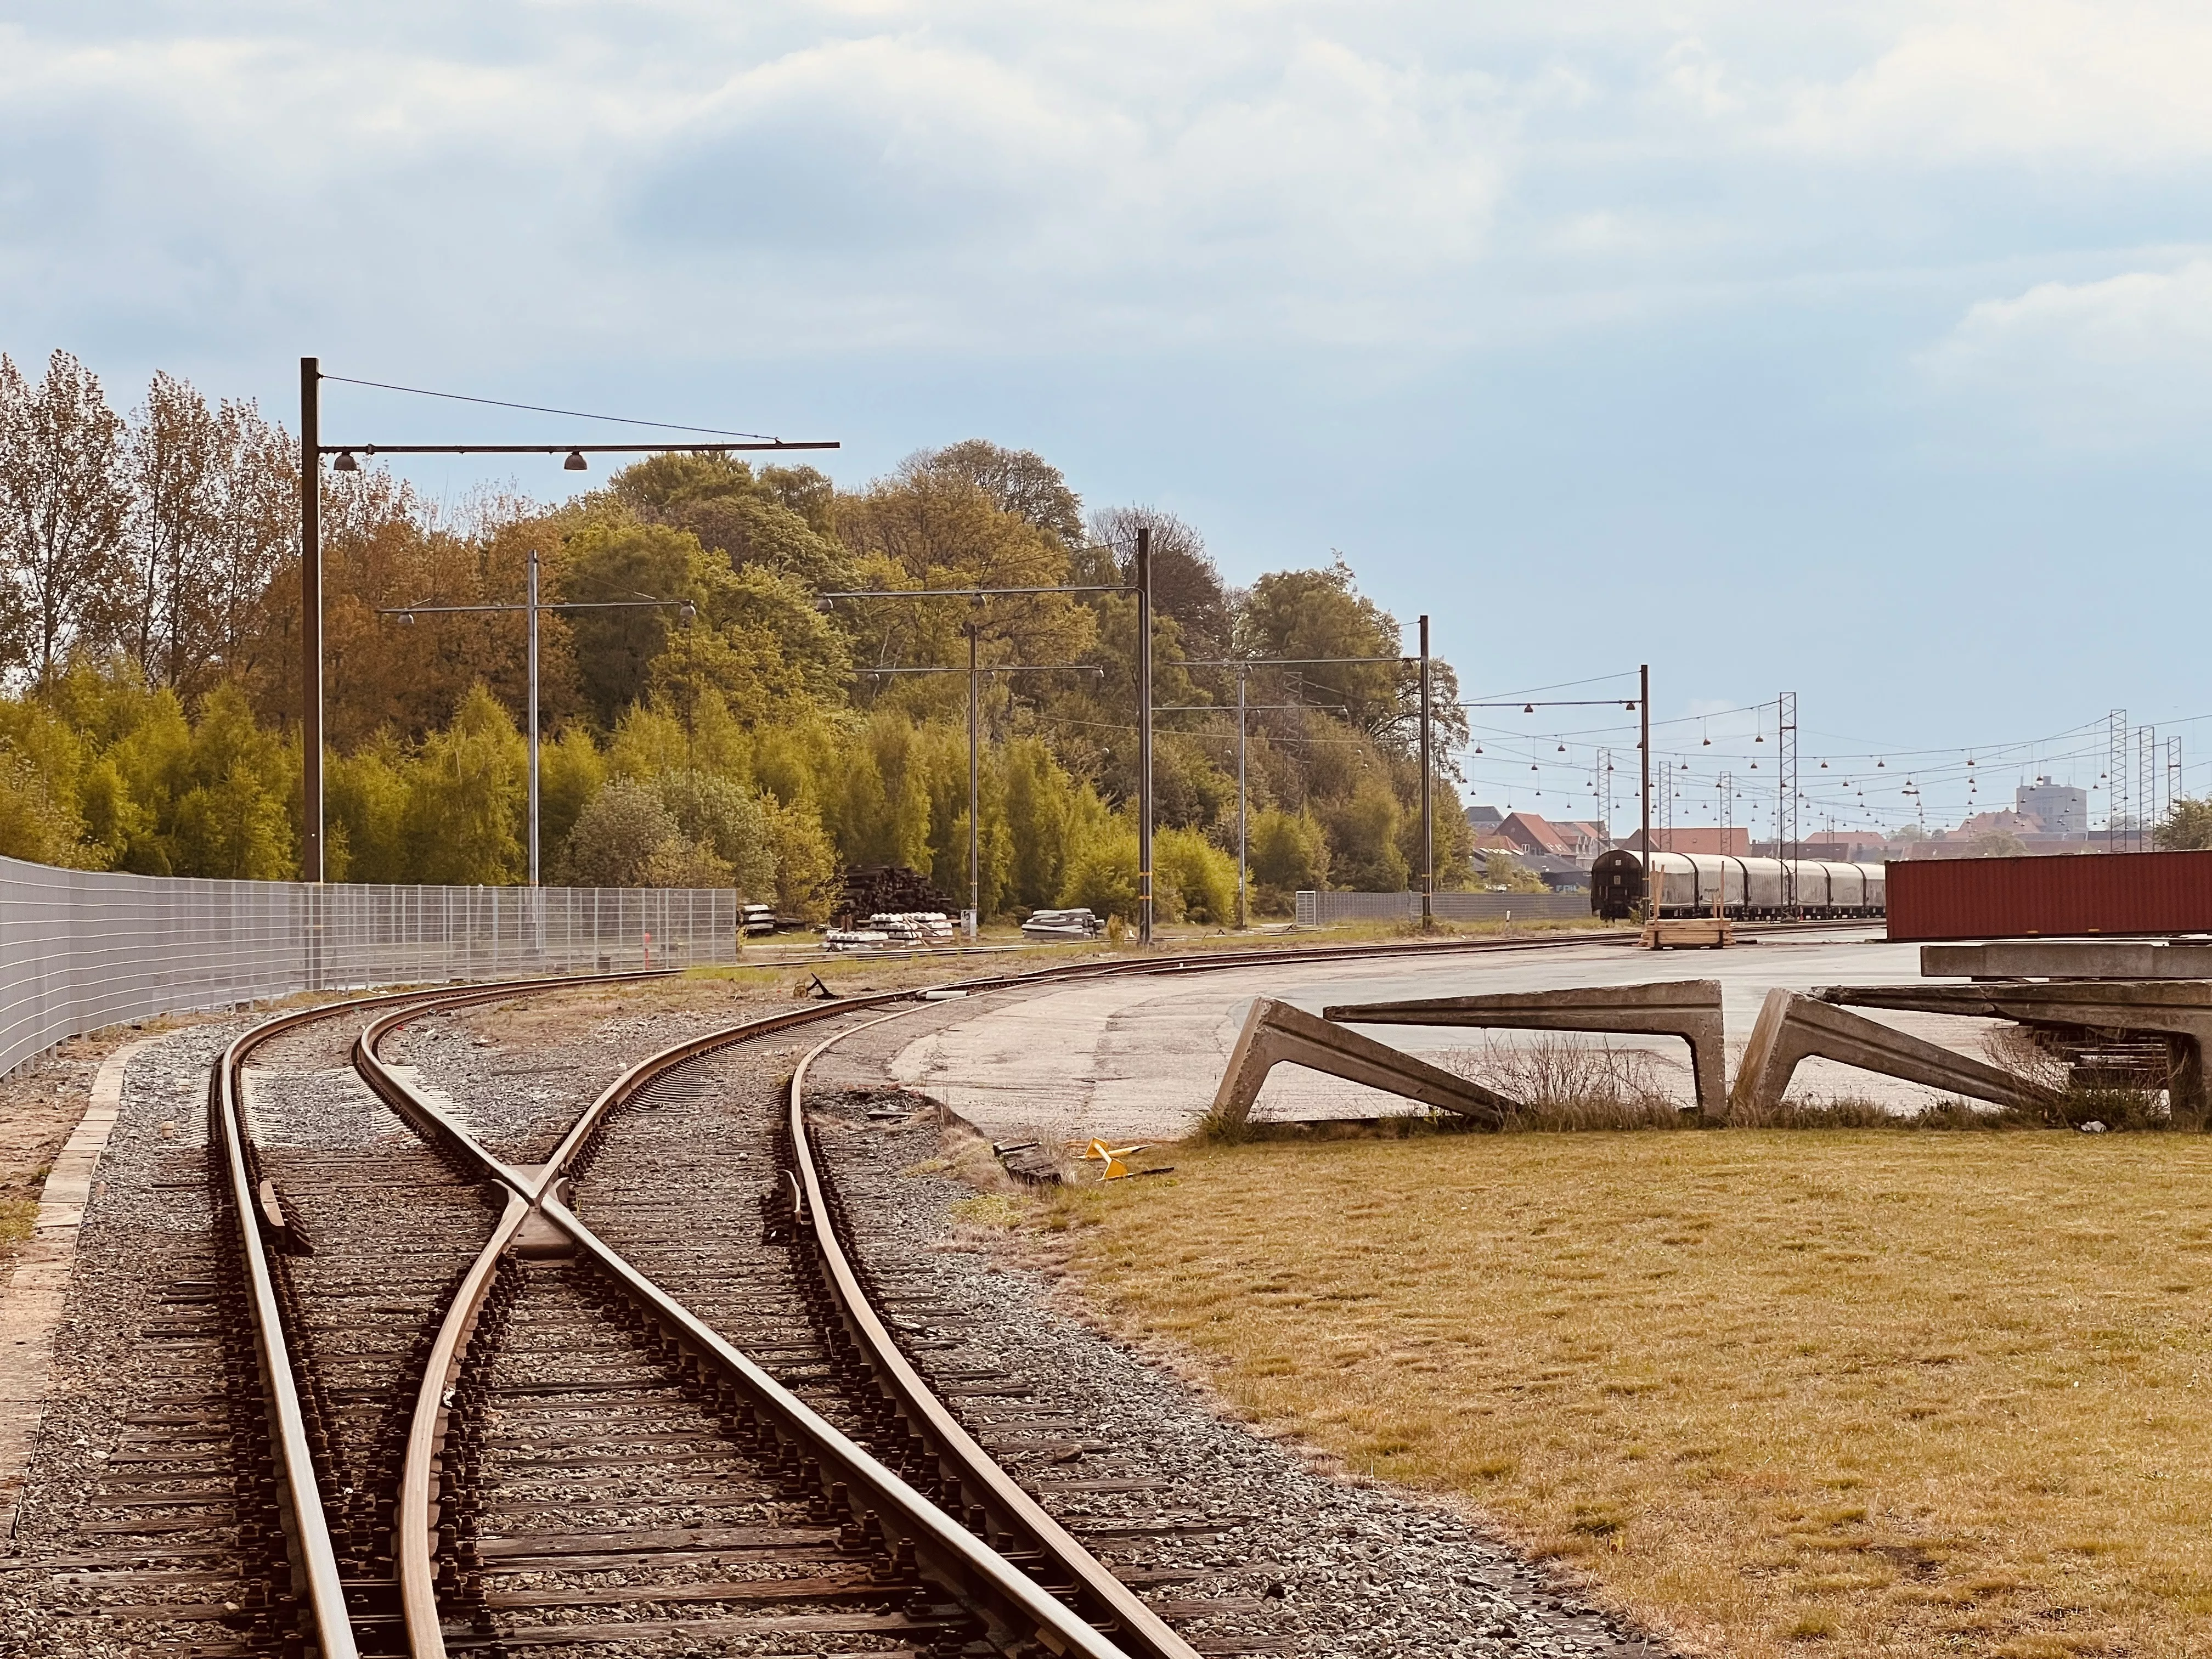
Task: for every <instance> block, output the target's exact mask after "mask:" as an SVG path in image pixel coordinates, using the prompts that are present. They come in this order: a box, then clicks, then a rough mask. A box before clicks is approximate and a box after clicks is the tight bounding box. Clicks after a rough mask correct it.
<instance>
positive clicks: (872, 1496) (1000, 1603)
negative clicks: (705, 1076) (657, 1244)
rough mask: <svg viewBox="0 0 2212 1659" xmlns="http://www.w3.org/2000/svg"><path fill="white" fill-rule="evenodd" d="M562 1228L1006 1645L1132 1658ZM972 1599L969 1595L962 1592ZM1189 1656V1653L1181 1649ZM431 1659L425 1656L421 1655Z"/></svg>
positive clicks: (564, 1223)
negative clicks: (910, 1548)
mask: <svg viewBox="0 0 2212 1659" xmlns="http://www.w3.org/2000/svg"><path fill="white" fill-rule="evenodd" d="M540 1209H541V1212H542V1213H544V1215H545V1216H546V1218H548V1219H550V1221H551V1222H552V1223H553V1224H554V1225H556V1226H557V1227H559V1228H560V1229H561V1230H562V1231H564V1232H566V1233H567V1234H568V1236H569V1237H571V1238H573V1239H574V1240H575V1242H576V1244H577V1246H578V1248H580V1249H583V1250H585V1251H586V1252H587V1253H588V1254H589V1255H591V1256H592V1258H593V1259H594V1260H595V1261H598V1262H599V1265H600V1266H601V1267H603V1268H605V1270H606V1271H607V1272H609V1273H612V1274H613V1275H614V1276H615V1277H616V1278H617V1279H619V1280H621V1281H622V1283H623V1286H624V1287H625V1288H626V1289H627V1290H628V1291H629V1293H630V1294H631V1295H632V1296H633V1297H635V1298H636V1299H638V1300H639V1301H641V1302H642V1303H643V1304H645V1305H646V1306H647V1308H649V1309H651V1310H653V1312H654V1313H655V1314H656V1316H659V1318H660V1319H662V1320H663V1321H665V1322H667V1323H668V1324H669V1325H671V1327H673V1328H675V1329H676V1330H677V1331H678V1333H680V1334H681V1336H682V1338H683V1340H684V1341H685V1342H686V1343H687V1344H688V1345H689V1346H691V1347H693V1348H694V1349H696V1351H697V1352H700V1353H701V1354H702V1355H704V1356H705V1357H707V1358H711V1359H712V1360H713V1361H714V1363H715V1364H716V1365H717V1366H718V1367H719V1368H720V1370H721V1371H722V1372H723V1374H724V1375H725V1376H728V1377H730V1378H731V1379H732V1380H733V1381H735V1382H737V1383H738V1385H739V1386H740V1387H741V1388H742V1389H744V1392H745V1393H746V1394H748V1395H750V1396H751V1397H752V1401H753V1403H754V1405H755V1407H756V1408H757V1409H759V1410H762V1411H764V1412H765V1413H767V1414H768V1416H769V1418H770V1419H773V1420H774V1421H775V1424H776V1425H778V1426H779V1427H780V1428H781V1430H782V1431H783V1432H784V1434H785V1435H786V1437H788V1438H790V1439H793V1440H794V1441H796V1442H798V1443H799V1444H800V1445H801V1446H802V1447H803V1448H804V1449H805V1451H806V1452H807V1453H808V1454H809V1455H811V1456H812V1457H813V1458H814V1459H816V1460H817V1461H818V1462H821V1463H822V1464H823V1465H824V1466H825V1468H824V1470H823V1474H824V1478H825V1480H828V1479H831V1478H834V1479H835V1480H839V1481H842V1482H843V1483H844V1484H845V1486H846V1487H847V1489H848V1492H850V1493H851V1494H852V1497H853V1498H854V1500H855V1501H856V1504H857V1505H858V1509H857V1510H856V1513H858V1512H859V1510H866V1509H869V1508H873V1509H874V1510H877V1512H878V1516H879V1517H880V1518H881V1520H882V1522H883V1523H884V1535H885V1538H886V1540H887V1541H888V1540H891V1539H896V1540H899V1541H910V1542H912V1543H913V1545H914V1547H915V1555H916V1557H917V1558H918V1559H921V1561H924V1562H926V1563H927V1564H928V1565H929V1566H930V1567H931V1568H933V1570H934V1571H935V1572H936V1573H937V1574H938V1575H939V1577H940V1579H941V1580H942V1581H944V1582H945V1583H947V1584H948V1586H949V1587H950V1588H951V1589H952V1590H953V1592H954V1594H955V1595H958V1596H959V1597H960V1599H961V1601H963V1604H964V1605H966V1606H968V1607H969V1608H970V1609H971V1610H972V1611H974V1612H975V1613H980V1614H981V1615H983V1616H984V1617H985V1618H986V1619H987V1620H988V1621H989V1622H993V1623H996V1624H997V1625H998V1626H1000V1630H1001V1632H1003V1633H1004V1637H1005V1640H1006V1645H1009V1646H1012V1645H1014V1644H1016V1643H1018V1642H1026V1641H1034V1642H1037V1643H1040V1644H1042V1645H1043V1646H1044V1647H1045V1648H1046V1649H1047V1650H1048V1651H1050V1652H1053V1653H1058V1654H1080V1655H1083V1656H1085V1659H1129V1651H1128V1650H1127V1649H1126V1648H1124V1647H1122V1646H1121V1645H1120V1644H1117V1643H1115V1641H1113V1640H1112V1639H1111V1638H1109V1637H1107V1636H1106V1635H1105V1634H1103V1632H1099V1631H1097V1630H1095V1629H1093V1628H1092V1627H1091V1626H1090V1625H1089V1624H1088V1623H1086V1622H1085V1620H1083V1619H1082V1617H1081V1616H1080V1615H1079V1614H1078V1613H1076V1612H1075V1611H1074V1609H1073V1608H1071V1607H1068V1606H1067V1605H1066V1603H1064V1602H1062V1601H1060V1599H1059V1598H1058V1597H1056V1596H1054V1595H1052V1594H1050V1593H1049V1592H1048V1591H1047V1590H1046V1589H1043V1588H1042V1586H1041V1585H1039V1584H1038V1583H1036V1580H1034V1579H1033V1578H1031V1577H1030V1576H1029V1575H1028V1574H1027V1573H1025V1572H1024V1571H1022V1570H1021V1569H1020V1568H1019V1567H1018V1566H1016V1565H1014V1564H1013V1563H1012V1562H1011V1561H1009V1560H1007V1559H1006V1558H1005V1557H1004V1556H1002V1555H1000V1553H999V1552H998V1551H996V1550H994V1549H993V1548H992V1547H990V1546H989V1545H988V1544H987V1543H985V1542H984V1541H982V1540H981V1539H980V1538H978V1537H976V1536H975V1534H973V1533H971V1532H969V1530H968V1528H966V1526H964V1525H963V1524H962V1523H961V1522H957V1521H955V1520H954V1519H953V1518H952V1517H951V1516H949V1515H947V1514H946V1513H945V1511H944V1510H943V1509H942V1508H940V1507H939V1505H938V1504H937V1503H936V1502H935V1501H934V1500H933V1499H931V1498H927V1497H925V1496H924V1495H923V1494H922V1493H921V1492H917V1491H916V1490H915V1488H914V1487H913V1486H909V1485H908V1483H907V1481H906V1480H904V1478H903V1477H902V1476H901V1475H899V1474H897V1473H896V1471H894V1470H892V1469H890V1468H887V1467H885V1466H884V1464H882V1463H880V1462H878V1461H877V1460H876V1458H875V1456H874V1455H873V1454H872V1453H871V1452H869V1451H868V1450H866V1449H865V1448H864V1447H861V1446H860V1445H857V1444H855V1443H854V1442H853V1441H851V1440H849V1439H848V1438H847V1437H845V1435H844V1434H843V1432H842V1431H840V1430H839V1429H837V1428H836V1426H835V1425H832V1424H830V1423H829V1422H827V1421H825V1420H824V1419H823V1418H822V1417H820V1416H819V1415H817V1413H815V1411H814V1409H813V1408H812V1407H810V1406H809V1405H807V1404H806V1402H805V1401H803V1400H801V1399H799V1397H798V1395H794V1394H793V1393H792V1392H791V1391H790V1390H789V1389H786V1388H785V1387H784V1386H783V1385H782V1384H781V1383H778V1382H777V1381H776V1380H775V1378H774V1377H772V1376H769V1374H768V1373H767V1372H766V1371H764V1370H762V1369H761V1368H760V1367H759V1366H757V1365H756V1364H754V1363H753V1362H752V1361H751V1360H750V1359H748V1358H746V1357H745V1356H744V1354H743V1353H740V1352H738V1350H737V1349H736V1348H734V1347H732V1346H730V1344H729V1343H728V1342H726V1341H725V1340H723V1339H722V1337H721V1336H720V1335H719V1334H716V1333H715V1332H714V1330H713V1329H712V1328H709V1327H708V1325H706V1324H705V1323H703V1322H702V1321H701V1320H699V1319H698V1318H697V1317H696V1316H695V1315H693V1314H692V1313H691V1311H690V1310H689V1309H687V1308H685V1307H684V1305H683V1304H681V1303H679V1302H678V1301H677V1300H676V1299H675V1298H674V1297H671V1296H670V1295H668V1294H667V1293H666V1292H665V1291H662V1290H661V1289H660V1288H659V1286H658V1285H654V1284H653V1282H652V1281H651V1280H650V1279H647V1278H646V1277H645V1275H644V1274H642V1273H639V1272H638V1271H637V1269H636V1268H635V1267H631V1266H630V1265H629V1262H627V1261H624V1260H623V1257H622V1256H621V1255H619V1254H618V1253H617V1251H615V1250H614V1249H611V1247H610V1246H609V1245H607V1243H605V1241H604V1240H602V1239H600V1238H599V1237H598V1236H597V1235H596V1234H594V1233H593V1232H592V1230H591V1229H590V1228H589V1227H587V1226H586V1225H584V1223H583V1222H582V1221H580V1220H579V1219H578V1218H577V1217H576V1216H575V1214H574V1212H572V1211H570V1210H569V1209H568V1206H566V1205H564V1204H562V1202H561V1200H558V1199H556V1198H550V1197H549V1198H547V1199H546V1200H544V1202H543V1204H542V1205H541V1206H540ZM963 1590H964V1591H965V1592H966V1594H965V1595H962V1594H961V1592H962V1591H963ZM1177 1651H1178V1652H1181V1653H1188V1651H1189V1650H1188V1649H1180V1648H1179V1649H1178V1650H1177ZM417 1659H421V1656H419V1655H418V1656H417Z"/></svg>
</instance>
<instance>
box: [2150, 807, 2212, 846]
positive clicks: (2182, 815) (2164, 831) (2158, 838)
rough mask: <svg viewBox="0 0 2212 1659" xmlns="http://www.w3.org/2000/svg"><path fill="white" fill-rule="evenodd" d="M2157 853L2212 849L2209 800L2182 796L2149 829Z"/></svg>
mask: <svg viewBox="0 0 2212 1659" xmlns="http://www.w3.org/2000/svg"><path fill="white" fill-rule="evenodd" d="M2153 835H2154V845H2155V846H2156V847H2157V848H2159V850H2160V851H2161V852H2166V853H2195V852H2202V851H2203V850H2204V849H2205V848H2212V800H2197V799H2192V798H2191V797H2190V796H2187V795H2184V796H2182V797H2181V798H2180V799H2178V800H2176V801H2175V802H2174V803H2173V810H2172V811H2171V812H2169V813H2167V814H2166V817H2164V818H2162V819H2160V822H2159V824H2158V827H2157V828H2156V829H2155V830H2154V831H2153Z"/></svg>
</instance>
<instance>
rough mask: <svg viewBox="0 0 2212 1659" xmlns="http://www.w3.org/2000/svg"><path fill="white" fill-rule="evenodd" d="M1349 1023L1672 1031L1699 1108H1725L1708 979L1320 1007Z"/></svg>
mask: <svg viewBox="0 0 2212 1659" xmlns="http://www.w3.org/2000/svg"><path fill="white" fill-rule="evenodd" d="M1322 1013H1323V1014H1324V1016H1325V1017H1326V1018H1328V1019H1331V1020H1334V1021H1338V1022H1340V1023H1342V1024H1351V1025H1460V1026H1469V1027H1476V1028H1480V1027H1489V1028H1492V1029H1494V1030H1519V1031H1611V1032H1619V1033H1621V1034H1623V1035H1632V1036H1676V1037H1680V1038H1681V1039H1682V1041H1683V1042H1686V1043H1687V1044H1688V1045H1689V1048H1690V1068H1691V1071H1692V1074H1693V1076H1694V1078H1695V1079H1696V1086H1697V1096H1698V1109H1699V1111H1700V1112H1701V1113H1703V1114H1704V1115H1706V1116H1708V1117H1718V1116H1719V1115H1721V1113H1722V1112H1723V1110H1725V1109H1726V1105H1727V1098H1726V1097H1727V1093H1728V1085H1727V1065H1728V1048H1727V1042H1726V1032H1725V1028H1724V1027H1723V1023H1722V1018H1721V986H1720V981H1718V980H1714V979H1684V980H1668V981H1662V982H1660V983H1658V984H1656V985H1586V986H1577V987H1574V988H1572V989H1570V990H1564V991H1505V992H1498V993H1494V994H1488V995H1484V996H1467V997H1421V998H1418V999H1415V1000H1411V1001H1406V1002H1358V1003H1346V1004H1342V1005H1340V1006H1334V1007H1330V1008H1326V1009H1324V1010H1322Z"/></svg>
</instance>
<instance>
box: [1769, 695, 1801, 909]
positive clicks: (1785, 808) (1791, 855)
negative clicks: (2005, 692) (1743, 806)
mask: <svg viewBox="0 0 2212 1659" xmlns="http://www.w3.org/2000/svg"><path fill="white" fill-rule="evenodd" d="M1774 742H1775V749H1774V764H1775V769H1776V771H1777V774H1778V775H1777V776H1776V778H1775V781H1774V856H1775V857H1776V858H1778V859H1780V860H1783V862H1784V866H1785V867H1784V872H1783V889H1782V904H1783V908H1784V909H1789V910H1794V909H1796V908H1797V859H1798V854H1799V853H1800V851H1801V848H1800V847H1799V845H1798V839H1797V694H1796V692H1795V691H1784V693H1783V694H1782V696H1781V698H1780V701H1779V702H1778V708H1777V713H1776V716H1775V732H1774Z"/></svg>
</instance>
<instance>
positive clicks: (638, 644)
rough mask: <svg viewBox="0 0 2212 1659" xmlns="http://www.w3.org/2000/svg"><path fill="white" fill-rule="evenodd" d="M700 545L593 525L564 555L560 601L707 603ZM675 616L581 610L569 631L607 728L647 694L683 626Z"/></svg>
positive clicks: (671, 535) (641, 530)
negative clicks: (672, 639) (675, 632)
mask: <svg viewBox="0 0 2212 1659" xmlns="http://www.w3.org/2000/svg"><path fill="white" fill-rule="evenodd" d="M700 558H701V551H700V547H699V540H698V538H696V536H694V535H692V534H691V533H690V532H689V531H682V530H671V529H670V528H669V527H668V526H665V525H653V524H644V525H641V524H632V525H605V524H594V525H589V526H586V527H584V528H583V529H581V530H579V531H577V532H575V533H574V535H573V536H572V537H571V538H569V540H568V544H567V546H566V548H565V550H564V551H563V556H562V568H561V572H560V583H559V586H560V597H561V599H563V600H566V601H569V602H573V603H579V604H591V603H595V602H596V603H602V604H604V603H607V602H610V601H618V600H627V599H637V598H639V597H641V596H643V597H646V598H650V599H676V600H688V601H690V602H692V603H693V604H696V603H697V602H698V601H699V600H700V599H702V598H703V597H704V595H703V593H702V591H701V584H700V581H699V562H700ZM569 626H570V629H571V631H572V633H573V635H574V640H575V653H576V665H577V667H576V678H577V681H578V684H580V687H581V689H582V691H583V695H584V701H585V702H586V704H587V705H588V706H589V708H591V710H592V713H593V714H595V715H596V716H597V717H598V718H599V721H600V723H601V725H602V726H612V725H613V724H614V723H615V721H616V720H617V719H618V718H619V717H620V716H621V714H622V712H623V710H624V709H625V708H629V707H630V706H631V705H632V704H633V703H635V702H637V700H638V699H639V698H640V697H641V696H643V695H644V692H645V689H646V684H647V680H648V679H649V678H650V677H651V674H652V671H653V660H654V659H656V658H658V657H659V655H660V653H662V652H663V651H665V649H666V648H667V647H668V639H669V633H670V630H671V629H672V628H674V627H676V626H678V617H677V612H676V611H675V609H674V608H673V607H672V606H671V607H670V608H667V609H665V610H663V609H650V608H647V607H644V606H639V607H637V608H635V609H619V610H605V611H578V612H576V613H574V617H573V619H572V621H571V623H570V624H569Z"/></svg>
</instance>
